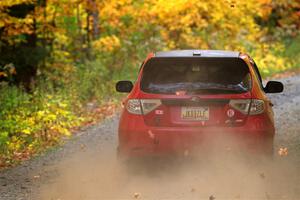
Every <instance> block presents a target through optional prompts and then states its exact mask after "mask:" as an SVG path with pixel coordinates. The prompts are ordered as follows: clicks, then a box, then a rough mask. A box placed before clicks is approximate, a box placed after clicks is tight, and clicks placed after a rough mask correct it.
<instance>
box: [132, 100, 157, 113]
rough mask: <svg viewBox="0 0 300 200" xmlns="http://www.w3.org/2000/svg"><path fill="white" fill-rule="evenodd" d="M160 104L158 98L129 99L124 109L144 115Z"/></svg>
mask: <svg viewBox="0 0 300 200" xmlns="http://www.w3.org/2000/svg"><path fill="white" fill-rule="evenodd" d="M160 105H161V101H160V100H159V99H129V100H128V102H127V105H126V109H127V111H128V112H129V113H131V114H136V115H146V114H148V113H149V112H151V111H153V110H154V109H155V108H157V107H158V106H160Z"/></svg>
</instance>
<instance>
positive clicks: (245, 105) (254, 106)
mask: <svg viewBox="0 0 300 200" xmlns="http://www.w3.org/2000/svg"><path fill="white" fill-rule="evenodd" d="M229 105H230V106H231V107H232V108H234V109H236V110H238V111H240V112H241V113H243V114H245V115H246V114H248V113H249V115H258V114H261V113H263V112H264V110H265V108H264V101H263V100H259V99H252V100H251V99H232V100H230V102H229Z"/></svg>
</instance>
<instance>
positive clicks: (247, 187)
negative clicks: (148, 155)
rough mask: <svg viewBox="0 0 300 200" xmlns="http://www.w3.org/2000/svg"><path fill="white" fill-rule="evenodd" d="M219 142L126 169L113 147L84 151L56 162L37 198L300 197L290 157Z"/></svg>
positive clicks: (298, 176)
mask: <svg viewBox="0 0 300 200" xmlns="http://www.w3.org/2000/svg"><path fill="white" fill-rule="evenodd" d="M225 140H227V142H228V141H229V140H230V141H231V139H228V138H227V139H226V138H225ZM223 143H224V138H222V139H221V140H216V141H214V142H213V143H210V144H209V146H210V147H212V148H211V150H210V151H207V150H205V151H204V150H198V151H197V153H193V155H191V156H190V155H185V156H182V157H179V158H177V159H159V160H158V159H151V160H147V161H143V162H138V163H133V164H131V165H127V164H125V163H123V162H120V161H118V160H117V158H116V152H115V145H112V144H106V145H104V146H103V147H102V148H101V149H98V150H96V149H93V148H90V149H89V148H86V149H84V150H82V151H81V152H80V153H76V155H74V156H72V157H70V158H69V159H68V160H66V161H64V162H63V163H60V164H59V166H58V167H57V176H56V177H54V178H53V179H51V180H50V181H49V183H47V184H45V185H43V186H42V187H41V191H40V194H39V195H38V196H39V197H38V199H44V200H48V199H51V200H65V199H70V200H81V199H87V200H89V199H210V200H213V199H215V200H219V199H299V198H300V171H299V167H298V165H297V163H296V161H295V160H294V158H291V157H289V155H288V156H284V157H280V156H275V157H274V159H273V160H272V159H265V158H257V157H253V156H249V155H244V154H236V153H232V152H233V150H231V149H229V148H228V146H224V145H222V144H223ZM230 145H231V146H230V147H232V146H235V141H234V140H232V141H231V144H230ZM224 148H225V149H224ZM234 152H237V150H234ZM195 155H198V156H195ZM298 164H299V163H298Z"/></svg>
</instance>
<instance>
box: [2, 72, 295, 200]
mask: <svg viewBox="0 0 300 200" xmlns="http://www.w3.org/2000/svg"><path fill="white" fill-rule="evenodd" d="M281 81H283V83H284V85H285V91H284V93H282V94H272V95H270V98H271V99H272V102H273V103H274V110H275V114H276V127H277V134H276V138H275V139H276V142H275V143H276V144H275V146H276V148H275V149H276V150H278V149H279V148H281V147H286V148H288V155H287V156H284V157H280V156H276V157H275V159H274V160H273V161H268V162H267V161H265V162H263V161H262V163H255V164H253V163H252V164H249V163H242V162H232V160H230V162H228V161H226V159H225V161H218V162H215V161H212V162H210V161H208V162H206V163H203V162H200V163H194V164H189V163H187V162H184V163H174V164H170V165H167V166H161V168H159V169H157V168H153V169H152V170H151V168H150V170H149V169H147V171H137V172H128V170H126V169H124V167H122V166H120V165H119V164H118V162H117V161H116V158H115V148H116V135H117V126H118V116H113V117H111V118H109V119H107V120H105V121H104V122H103V123H101V124H99V125H96V126H93V127H89V128H87V129H86V130H83V131H81V132H79V133H78V134H77V135H76V136H74V137H72V139H70V140H68V141H67V142H66V144H65V145H63V146H61V147H57V148H55V149H54V150H51V151H48V152H47V153H44V154H43V155H40V156H38V157H35V158H33V159H32V160H29V161H26V162H24V163H23V164H21V165H20V166H17V167H14V168H12V169H8V170H5V171H1V172H0V199H1V200H21V199H49V200H59V199H60V200H65V199H70V200H77V199H211V200H213V199H216V200H218V199H300V137H299V134H298V133H299V131H300V76H293V77H289V78H284V79H282V80H281Z"/></svg>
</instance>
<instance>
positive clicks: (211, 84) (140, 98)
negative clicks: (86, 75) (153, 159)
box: [116, 50, 283, 158]
mask: <svg viewBox="0 0 300 200" xmlns="http://www.w3.org/2000/svg"><path fill="white" fill-rule="evenodd" d="M116 90H117V91H118V92H125V93H129V95H128V96H127V98H126V99H125V100H124V101H123V105H124V108H123V111H122V114H121V117H120V122H119V133H118V134H119V145H118V153H119V155H120V156H122V157H126V158H127V157H129V158H131V157H139V156H148V155H165V154H173V153H175V154H177V153H178V154H182V153H184V152H185V153H186V152H187V151H190V150H192V149H194V148H197V147H199V146H201V144H203V143H205V142H206V141H207V140H206V139H207V138H210V139H213V138H214V137H217V135H219V134H227V135H233V136H235V137H237V138H241V140H242V142H243V143H245V146H246V147H247V148H246V149H248V150H250V151H251V150H255V151H258V150H259V152H262V153H264V154H266V155H272V154H273V138H274V133H275V128H274V119H273V110H272V106H273V104H272V103H271V101H270V100H269V99H268V97H267V96H266V93H279V92H282V91H283V84H282V83H280V82H277V81H269V82H268V83H267V84H266V86H265V87H264V86H263V84H262V78H261V76H260V73H259V70H258V68H257V66H256V64H255V62H254V61H253V59H252V58H251V57H249V56H248V55H247V54H243V53H240V52H234V51H220V50H177V51H166V52H157V53H150V54H149V55H148V57H147V58H146V59H145V61H144V62H143V64H142V66H141V68H140V71H139V75H138V78H137V80H136V81H135V83H134V84H133V83H132V82H130V81H119V82H118V83H117V84H116Z"/></svg>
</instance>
